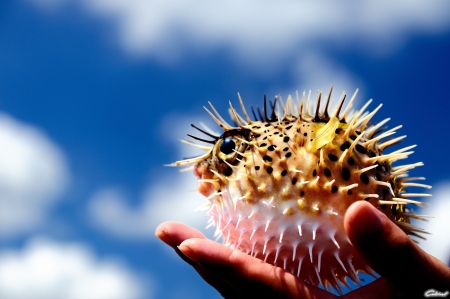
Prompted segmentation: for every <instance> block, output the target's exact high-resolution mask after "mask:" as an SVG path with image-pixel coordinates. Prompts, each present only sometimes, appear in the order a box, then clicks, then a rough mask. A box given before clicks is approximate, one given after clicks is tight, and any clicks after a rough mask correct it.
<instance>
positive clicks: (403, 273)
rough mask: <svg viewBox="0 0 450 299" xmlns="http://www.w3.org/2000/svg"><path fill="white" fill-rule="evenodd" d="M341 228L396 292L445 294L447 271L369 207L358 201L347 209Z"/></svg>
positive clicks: (448, 280) (449, 283) (449, 280)
mask: <svg viewBox="0 0 450 299" xmlns="http://www.w3.org/2000/svg"><path fill="white" fill-rule="evenodd" d="M344 227H345V230H346V232H347V235H348V237H349V239H350V241H351V242H352V244H353V246H354V247H355V249H356V250H357V252H358V253H359V254H360V255H361V256H362V257H363V258H364V259H365V261H366V262H367V263H368V264H369V266H371V267H372V269H374V270H375V271H376V272H377V273H378V274H380V275H381V276H383V277H384V278H385V279H386V280H388V281H389V282H390V283H391V284H392V285H394V286H395V287H397V288H399V289H400V290H403V291H404V292H407V293H410V294H411V295H414V296H419V295H422V294H424V292H425V291H427V290H428V289H436V290H439V291H442V292H445V291H447V290H449V288H450V268H449V267H448V266H447V265H445V264H444V263H443V262H441V261H440V260H438V259H437V258H435V257H433V256H431V255H429V254H427V253H426V252H425V251H423V250H422V249H421V248H420V247H419V246H417V245H416V244H415V243H414V242H413V241H412V240H411V239H410V238H409V237H408V236H407V235H406V234H405V233H404V232H403V231H402V230H401V229H400V228H399V227H398V226H397V225H395V224H394V223H393V222H392V221H391V220H389V218H388V217H387V216H386V215H385V214H383V213H382V212H381V211H378V210H377V209H376V208H375V207H374V206H372V205H371V204H369V203H367V202H364V201H360V202H356V203H354V204H353V205H351V206H350V207H349V208H348V210H347V212H346V214H345V219H344ZM424 242H426V241H424Z"/></svg>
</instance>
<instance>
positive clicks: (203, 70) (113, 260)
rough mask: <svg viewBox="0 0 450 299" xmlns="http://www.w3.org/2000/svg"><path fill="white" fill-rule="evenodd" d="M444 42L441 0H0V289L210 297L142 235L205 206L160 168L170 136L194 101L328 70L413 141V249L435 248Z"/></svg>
mask: <svg viewBox="0 0 450 299" xmlns="http://www.w3.org/2000/svg"><path fill="white" fill-rule="evenodd" d="M449 53H450V5H449V4H448V3H447V1H428V2H426V3H422V2H420V1H397V2H396V3H390V1H377V2H376V4H375V2H374V3H372V4H355V3H353V2H352V1H342V2H341V3H339V4H337V3H335V2H334V1H322V2H314V3H307V2H292V1H282V2H273V1H256V0H255V1H246V2H245V4H244V3H241V2H239V1H227V2H217V1H215V2H208V1H201V0H193V1H188V2H186V1H180V0H171V1H164V2H163V3H159V2H155V1H139V0H132V1H120V0H115V1H114V0H79V1H76V0H18V1H3V2H2V3H1V4H0V149H1V150H0V153H1V155H0V297H2V298H30V296H31V297H33V298H46V299H47V298H73V299H75V298H83V299H85V298H95V299H113V298H114V299H115V298H131V299H134V298H179V297H180V296H181V294H182V295H183V297H184V298H219V296H218V295H217V294H216V292H215V291H214V290H213V289H212V288H211V287H209V286H207V285H206V284H205V283H204V282H203V281H202V280H201V279H200V278H198V277H197V276H196V274H195V273H194V271H192V270H191V269H190V268H189V267H188V266H187V265H185V264H183V263H182V262H181V261H180V260H179V259H178V258H177V257H176V255H175V253H174V252H172V251H171V250H170V249H168V248H165V247H164V246H163V245H162V244H161V243H160V242H158V241H157V240H156V238H155V237H154V229H155V228H156V225H157V224H158V223H160V222H161V221H164V220H179V221H183V222H186V223H188V224H190V225H192V226H194V227H197V228H199V229H203V228H204V227H205V225H206V220H207V218H205V217H204V216H203V215H201V214H200V213H195V212H191V211H192V210H193V209H194V208H195V207H197V206H198V205H199V204H200V203H201V200H202V197H201V195H199V194H196V193H195V192H192V190H195V188H196V183H195V178H194V176H193V175H192V174H190V173H181V174H180V173H178V172H177V170H176V169H173V168H165V167H163V166H162V165H163V164H167V163H170V162H173V161H175V160H178V159H180V158H182V157H185V156H190V155H194V154H196V153H198V152H196V151H195V150H193V149H190V148H188V147H187V146H183V145H182V144H180V143H179V141H178V139H180V138H184V136H185V134H186V133H189V132H192V131H191V128H190V126H189V124H190V123H196V124H198V123H199V122H200V121H202V122H205V123H207V124H212V122H211V120H209V118H208V116H207V114H206V113H205V112H204V111H203V108H202V106H204V105H205V104H207V101H211V102H213V103H214V105H215V106H216V108H218V110H219V111H226V107H227V105H228V101H229V100H231V101H234V102H235V103H236V101H237V92H240V94H241V95H242V97H243V98H244V101H245V102H246V103H247V105H250V104H252V105H258V104H259V105H260V104H261V102H262V96H263V94H264V93H267V94H268V96H269V97H272V96H275V95H276V94H278V93H281V94H283V95H285V96H287V95H288V94H290V93H295V91H296V90H299V91H303V90H305V89H306V90H310V89H311V90H312V91H313V93H315V92H316V90H318V89H321V90H324V91H326V92H327V91H328V89H329V87H330V85H331V84H335V93H336V94H335V100H337V98H338V96H339V95H340V93H341V91H342V90H346V91H347V93H353V91H354V90H355V89H356V88H360V93H359V95H358V100H359V102H358V104H359V105H361V104H362V103H363V102H365V101H366V100H368V99H369V98H373V99H374V104H372V105H373V106H372V109H373V108H375V107H376V106H377V105H378V104H379V103H383V104H384V106H383V108H382V109H381V110H380V112H378V114H377V117H378V118H377V119H376V120H378V121H380V120H382V119H384V118H387V117H391V118H392V120H391V121H390V122H389V123H388V124H389V126H390V127H394V126H396V125H399V124H402V125H403V128H402V129H401V130H400V131H399V132H398V134H399V135H408V138H407V139H406V141H405V142H404V143H403V145H405V146H406V145H410V144H418V145H419V146H418V147H417V148H416V149H415V153H414V154H413V155H412V156H411V157H410V158H409V161H411V162H418V161H423V162H424V163H425V166H423V167H420V168H419V169H416V170H414V171H412V172H411V174H413V175H418V176H425V177H427V182H428V183H430V184H432V185H434V186H435V187H434V188H433V189H432V192H431V193H433V194H434V197H433V199H431V201H432V202H433V205H432V206H431V207H430V208H429V209H428V210H426V211H424V213H428V214H434V215H436V216H437V217H436V218H435V219H433V220H431V221H430V222H429V223H427V224H426V225H427V227H428V228H429V230H431V231H432V232H433V233H434V234H433V236H431V237H430V240H429V241H427V242H425V243H424V244H423V247H424V248H425V249H427V250H428V251H429V252H431V253H433V254H435V255H437V256H438V257H439V258H441V259H443V260H445V261H446V262H448V261H449V260H450V240H449V239H448V238H445V237H444V236H445V235H443V234H442V233H441V231H443V230H442V229H439V228H442V227H443V226H446V227H448V226H449V225H450V223H449V222H448V220H447V219H446V217H445V212H447V211H450V200H449V197H450V196H448V195H447V194H448V192H450V187H448V186H449V180H450V175H449V172H448V169H449V167H450V162H449V160H448V159H447V155H446V151H447V149H448V148H449V146H450V141H449V139H448V138H447V136H448V134H449V133H448V132H447V130H448V129H449V128H450V125H449V123H448V110H449V108H450V104H449V103H450V102H449V96H448V94H449V93H448V84H449V82H450V59H449ZM439 215H442V216H441V217H439ZM447 218H448V217H447ZM207 233H208V232H207ZM209 233H211V231H209ZM44 269H45V270H44ZM112 286H114V287H112ZM31 294H32V295H31Z"/></svg>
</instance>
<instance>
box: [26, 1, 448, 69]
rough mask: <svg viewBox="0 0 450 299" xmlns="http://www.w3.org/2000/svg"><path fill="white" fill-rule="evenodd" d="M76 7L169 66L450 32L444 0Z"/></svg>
mask: <svg viewBox="0 0 450 299" xmlns="http://www.w3.org/2000/svg"><path fill="white" fill-rule="evenodd" d="M28 1H33V2H35V3H38V4H42V3H46V4H48V3H53V2H54V3H59V2H60V1H55V0H28ZM66 1H70V0H66ZM74 2H78V3H80V5H81V6H82V7H84V8H85V9H86V10H87V11H88V12H89V13H90V14H92V15H93V16H95V17H99V18H106V19H109V20H113V21H114V22H115V24H116V29H117V32H118V36H119V38H120V40H121V43H122V44H123V46H124V47H125V48H126V49H128V50H130V51H131V52H133V53H138V54H145V55H156V56H157V57H159V58H162V59H169V60H170V59H171V58H173V57H176V56H178V55H180V54H182V52H183V51H185V50H186V49H188V48H190V49H192V48H194V49H196V50H201V51H205V50H208V49H214V48H219V47H229V48H231V49H233V50H235V51H236V55H237V57H239V58H240V60H244V61H246V60H253V61H257V62H259V63H260V62H262V61H266V60H268V58H269V60H279V59H282V57H286V56H287V54H289V55H292V54H293V53H295V52H303V51H304V50H307V49H308V48H310V47H311V46H312V45H314V44H317V43H318V42H327V43H329V42H332V43H333V45H336V46H343V47H353V46H354V45H355V41H356V44H360V45H363V46H364V49H366V50H368V51H371V52H373V51H375V52H379V51H381V52H385V51H386V50H389V49H391V48H395V47H396V46H398V45H400V44H401V43H402V41H404V40H405V38H408V37H409V35H410V34H411V33H417V32H419V33H425V34H430V33H431V34H432V33H435V32H439V31H442V30H446V29H448V26H449V25H450V18H449V16H450V3H449V2H448V1H445V0H432V1H426V2H423V1H411V0H403V1H395V2H392V1H388V0H383V1H377V2H363V3H359V2H354V1H350V0H346V1H339V2H336V1H332V0H328V1H312V2H311V1H306V2H305V1H300V2H299V1H281V2H280V1H269V0H265V1H261V0H250V1H244V2H243V1H238V0H231V1H213V2H211V1H206V0H194V1H182V0H167V1H146V0H129V1H122V0H89V1H88V0H79V1H74ZM186 45H188V46H186Z"/></svg>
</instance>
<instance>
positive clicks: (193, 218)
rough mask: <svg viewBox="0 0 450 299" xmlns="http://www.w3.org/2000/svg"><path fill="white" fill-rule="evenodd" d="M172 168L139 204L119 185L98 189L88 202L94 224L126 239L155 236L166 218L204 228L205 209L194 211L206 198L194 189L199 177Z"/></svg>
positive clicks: (200, 228)
mask: <svg viewBox="0 0 450 299" xmlns="http://www.w3.org/2000/svg"><path fill="white" fill-rule="evenodd" d="M173 172H174V173H173V175H171V176H167V177H165V178H160V179H158V181H156V182H154V183H152V184H151V185H150V186H149V187H148V189H147V190H146V191H145V193H144V196H143V199H142V203H141V204H140V205H139V206H136V207H131V206H130V205H129V202H128V198H127V197H126V196H124V194H123V192H121V191H120V190H119V189H116V188H114V187H110V188H104V189H101V190H99V191H97V193H95V194H94V195H93V197H92V198H91V200H90V203H89V206H88V212H89V215H90V217H91V219H92V222H93V224H94V225H95V226H97V227H98V228H100V229H103V230H105V231H107V232H109V233H110V234H112V235H114V236H116V237H120V238H124V239H146V240H152V239H153V237H154V235H155V229H156V227H157V226H158V225H159V224H160V223H162V222H164V221H179V222H182V223H185V224H187V225H189V226H191V227H194V228H196V229H198V230H200V231H204V228H205V226H206V222H207V220H208V218H207V217H206V216H205V212H204V211H198V212H195V211H194V210H195V209H196V208H197V207H198V206H200V204H201V203H202V200H203V196H202V195H200V194H199V193H198V192H196V191H195V188H196V186H197V182H196V178H195V177H194V175H193V174H191V173H184V174H179V173H178V172H177V170H174V171H173Z"/></svg>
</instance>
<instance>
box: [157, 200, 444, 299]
mask: <svg viewBox="0 0 450 299" xmlns="http://www.w3.org/2000/svg"><path fill="white" fill-rule="evenodd" d="M344 226H345V230H346V232H347V235H348V237H349V239H350V241H351V242H352V244H353V246H354V247H355V248H356V250H357V251H358V253H359V254H360V255H361V256H362V257H363V258H364V259H365V260H366V262H367V263H368V264H369V265H370V266H371V267H372V269H374V270H375V271H376V272H377V273H378V274H380V275H381V278H379V279H377V280H376V281H374V282H372V283H370V284H368V285H366V286H363V287H361V288H359V289H356V290H354V291H352V292H349V293H347V294H345V295H344V296H343V297H342V298H346V299H357V298H360V299H365V298H373V299H375V298H386V299H389V298H424V292H425V291H427V290H429V289H434V290H437V291H440V292H445V291H447V290H448V291H450V268H449V267H448V266H447V265H445V264H444V263H443V262H441V261H440V260H438V259H437V258H435V257H433V256H431V255H429V254H427V253H426V252H425V251H423V250H422V249H421V248H420V247H419V246H417V245H416V244H415V243H414V242H413V241H412V240H411V239H410V238H409V237H408V236H407V235H406V234H405V233H404V232H403V231H402V230H401V229H400V228H398V227H397V226H396V225H395V224H394V223H392V221H390V220H389V219H388V218H387V217H386V216H385V215H384V214H383V213H382V212H380V211H378V210H377V209H376V208H374V207H373V206H372V205H371V204H369V203H367V202H362V201H361V202H356V203H354V204H353V205H351V206H350V207H349V209H348V210H347V212H346V214H345V218H344ZM156 236H157V237H158V238H160V239H161V240H162V241H163V242H164V243H166V244H167V245H169V246H170V247H172V248H173V249H175V251H176V253H177V254H178V255H179V256H180V257H181V258H182V259H183V260H184V261H185V262H187V263H188V264H190V265H191V266H192V267H193V268H194V269H195V270H196V271H197V272H198V274H199V275H200V276H201V277H202V278H203V279H204V280H205V281H206V282H207V283H209V284H210V285H211V286H213V287H214V288H215V289H216V290H217V291H218V292H219V293H220V294H221V295H222V296H223V297H224V298H305V299H306V298H308V299H310V298H324V299H328V298H337V296H335V295H333V294H331V293H329V292H327V291H325V290H322V289H320V288H318V287H315V286H311V285H308V284H307V283H305V282H303V281H302V280H300V279H298V278H297V277H296V276H295V275H293V274H291V273H290V272H287V271H285V270H283V269H282V268H279V267H275V266H272V265H270V264H268V263H265V262H263V261H261V260H259V259H257V258H254V257H251V256H249V255H247V254H245V253H242V252H240V251H238V250H232V249H230V248H227V247H225V246H224V245H221V244H219V243H217V242H214V241H211V240H209V239H206V237H205V236H204V235H203V234H201V233H200V232H198V231H197V230H195V229H192V228H190V227H188V226H186V225H184V224H181V223H177V222H165V223H162V224H160V225H159V226H158V228H157V229H156Z"/></svg>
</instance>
